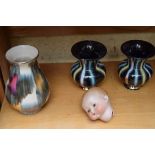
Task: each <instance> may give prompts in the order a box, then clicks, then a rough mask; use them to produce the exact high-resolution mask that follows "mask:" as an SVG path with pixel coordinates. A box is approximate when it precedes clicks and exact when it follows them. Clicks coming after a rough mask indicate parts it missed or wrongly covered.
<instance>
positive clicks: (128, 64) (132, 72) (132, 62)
mask: <svg viewBox="0 0 155 155" xmlns="http://www.w3.org/2000/svg"><path fill="white" fill-rule="evenodd" d="M121 50H122V52H123V53H124V54H125V55H126V56H127V57H128V59H126V60H124V61H122V62H121V63H120V64H119V66H118V68H119V70H118V72H119V77H120V78H121V79H122V81H123V83H124V85H125V86H126V87H127V88H128V89H131V90H136V89H139V88H140V87H141V86H143V85H144V84H145V83H146V82H147V81H148V80H149V79H150V78H151V77H152V74H153V71H152V67H151V65H150V64H148V63H146V62H145V61H146V60H147V58H150V57H152V56H154V55H155V47H154V46H153V45H152V44H151V43H149V42H146V41H142V40H130V41H127V42H125V43H123V44H122V46H121Z"/></svg>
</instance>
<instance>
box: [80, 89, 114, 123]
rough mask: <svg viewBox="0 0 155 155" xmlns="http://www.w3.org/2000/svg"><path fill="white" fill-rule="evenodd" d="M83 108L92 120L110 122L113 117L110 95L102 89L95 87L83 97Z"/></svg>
mask: <svg viewBox="0 0 155 155" xmlns="http://www.w3.org/2000/svg"><path fill="white" fill-rule="evenodd" d="M82 108H83V109H84V111H85V112H86V113H87V115H88V116H89V118H90V119H91V120H96V119H101V120H103V121H108V120H110V119H111V117H112V108H111V105H110V102H109V97H108V95H107V94H106V93H105V92H104V91H103V90H101V89H99V88H97V87H94V88H91V89H89V90H88V91H87V92H86V93H85V94H84V96H83V100H82Z"/></svg>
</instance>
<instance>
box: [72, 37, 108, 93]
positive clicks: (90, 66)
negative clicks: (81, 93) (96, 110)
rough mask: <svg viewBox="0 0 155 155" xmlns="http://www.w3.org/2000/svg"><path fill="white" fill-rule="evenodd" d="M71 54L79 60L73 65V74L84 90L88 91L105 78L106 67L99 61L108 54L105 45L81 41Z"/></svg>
mask: <svg viewBox="0 0 155 155" xmlns="http://www.w3.org/2000/svg"><path fill="white" fill-rule="evenodd" d="M71 52H72V54H73V56H75V57H76V58H77V59H79V60H78V61H77V62H75V63H74V64H73V65H72V67H71V74H72V77H73V79H74V81H75V82H76V83H78V84H79V85H80V86H81V87H82V88H83V89H85V90H87V89H88V88H90V87H93V86H95V85H96V84H98V83H99V82H100V81H102V80H103V79H104V78H105V73H106V69H105V66H104V64H103V63H101V62H100V61H99V59H101V58H102V57H104V56H105V54H106V52H107V49H106V47H105V46H104V45H103V44H101V43H100V42H97V41H91V40H85V41H80V42H77V43H76V44H74V45H73V47H72V49H71Z"/></svg>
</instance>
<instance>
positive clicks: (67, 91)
mask: <svg viewBox="0 0 155 155" xmlns="http://www.w3.org/2000/svg"><path fill="white" fill-rule="evenodd" d="M150 63H151V64H152V66H153V68H154V71H155V62H153V61H151V62H150ZM105 65H106V68H107V77H106V79H105V80H104V81H103V82H101V84H100V85H98V86H99V87H101V88H103V89H104V90H106V91H107V92H108V94H109V96H110V99H111V103H112V106H113V108H114V112H115V116H114V117H113V119H112V120H111V121H110V122H108V123H104V122H101V121H90V120H89V119H88V117H87V115H86V114H85V112H84V111H83V110H82V108H81V98H82V95H83V93H84V91H83V90H82V89H81V88H79V87H78V86H77V85H75V83H74V82H73V80H72V78H71V76H70V66H71V64H41V68H42V70H43V71H44V73H45V74H46V76H47V79H48V80H49V84H50V87H51V96H50V98H49V100H48V103H47V104H46V106H45V107H44V108H43V109H42V110H41V111H40V112H38V113H37V114H34V115H22V114H20V113H18V112H16V111H15V110H13V109H12V108H11V107H10V106H9V104H8V103H7V101H6V100H5V101H4V104H3V106H2V110H1V112H0V128H155V75H154V76H153V77H152V79H150V81H149V82H148V83H147V84H146V85H145V86H144V87H142V88H141V89H140V90H137V91H131V90H128V89H126V88H124V86H123V85H122V83H121V81H120V80H119V78H118V74H117V65H118V62H107V63H105Z"/></svg>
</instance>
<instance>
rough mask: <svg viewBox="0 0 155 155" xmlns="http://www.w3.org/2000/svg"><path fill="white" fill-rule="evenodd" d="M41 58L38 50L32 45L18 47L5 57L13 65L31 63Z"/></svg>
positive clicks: (7, 52) (9, 51)
mask: <svg viewBox="0 0 155 155" xmlns="http://www.w3.org/2000/svg"><path fill="white" fill-rule="evenodd" d="M38 56H39V52H38V49H37V48H36V47H34V46H31V45H17V46H14V47H11V48H10V49H8V50H7V51H6V54H5V57H6V59H7V60H8V61H9V62H10V63H12V64H24V63H30V62H32V61H34V60H36V59H37V58H38Z"/></svg>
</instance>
